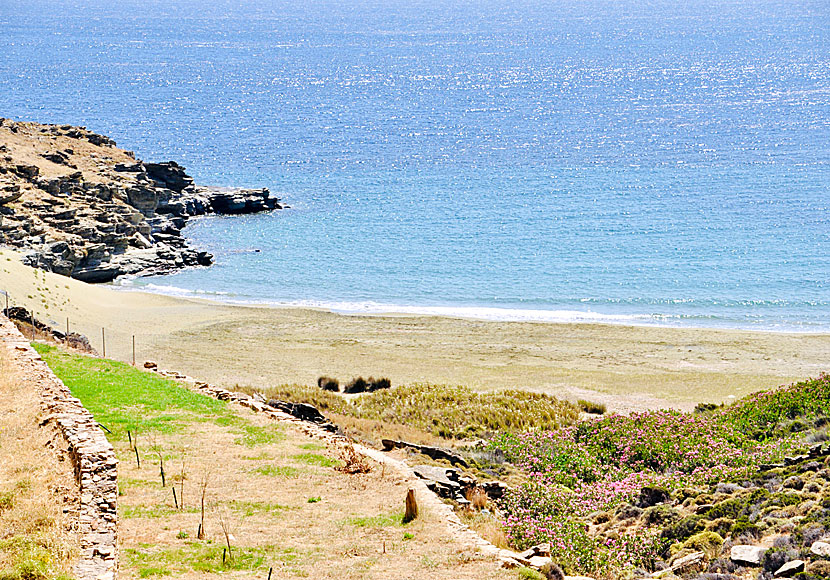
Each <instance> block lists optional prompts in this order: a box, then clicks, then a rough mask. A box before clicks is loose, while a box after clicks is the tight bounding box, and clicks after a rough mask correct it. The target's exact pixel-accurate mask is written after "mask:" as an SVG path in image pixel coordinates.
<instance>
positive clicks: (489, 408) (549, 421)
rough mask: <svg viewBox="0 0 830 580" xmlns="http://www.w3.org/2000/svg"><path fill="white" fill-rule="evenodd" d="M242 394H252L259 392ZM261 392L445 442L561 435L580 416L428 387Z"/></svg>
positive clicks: (534, 399) (556, 405) (542, 401)
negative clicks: (538, 432)
mask: <svg viewBox="0 0 830 580" xmlns="http://www.w3.org/2000/svg"><path fill="white" fill-rule="evenodd" d="M240 390H242V391H245V392H248V393H253V392H256V391H257V390H258V389H256V388H253V387H247V388H245V387H240ZM262 392H263V394H264V395H265V396H266V397H269V398H275V399H281V400H286V401H290V402H294V403H309V404H311V405H314V406H315V407H317V408H318V409H320V410H322V411H329V412H332V413H336V414H339V415H343V416H346V417H352V418H354V419H359V420H367V421H373V422H374V421H377V422H381V423H384V424H387V425H403V426H406V427H410V428H415V429H418V430H420V431H422V432H425V433H427V434H430V435H433V436H436V437H441V438H444V439H472V438H478V437H485V436H487V435H490V434H493V433H502V432H510V433H513V432H522V431H528V430H535V429H545V430H547V429H557V428H559V427H563V426H566V425H570V424H572V423H574V422H575V421H576V419H577V417H578V414H579V410H578V408H577V407H576V406H574V405H573V404H571V403H569V402H567V401H562V400H559V399H557V398H555V397H552V396H550V395H545V394H541V393H530V392H526V391H515V390H508V391H495V392H491V393H478V392H476V391H473V390H472V389H470V388H467V387H462V386H451V385H433V384H427V383H416V384H412V385H401V386H398V387H395V388H392V389H382V390H378V391H375V392H371V393H366V394H363V395H361V396H360V397H355V398H353V399H352V400H346V399H345V398H343V397H341V396H339V395H337V394H334V393H331V392H328V391H325V390H323V389H320V388H316V387H307V386H301V385H282V386H280V387H276V388H271V389H264V390H263V391H262Z"/></svg>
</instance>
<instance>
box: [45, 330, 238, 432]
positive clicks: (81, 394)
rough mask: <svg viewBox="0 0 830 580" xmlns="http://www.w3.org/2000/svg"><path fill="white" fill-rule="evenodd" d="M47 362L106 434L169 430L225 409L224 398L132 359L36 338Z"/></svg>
mask: <svg viewBox="0 0 830 580" xmlns="http://www.w3.org/2000/svg"><path fill="white" fill-rule="evenodd" d="M34 347H35V349H36V350H37V351H38V353H40V355H41V357H43V360H44V361H46V364H48V365H49V367H50V368H51V369H52V370H53V371H54V372H55V374H56V375H57V376H58V377H60V379H61V380H62V381H63V382H64V383H65V384H66V386H67V387H69V390H70V391H72V394H73V395H75V396H76V397H78V398H79V399H80V400H81V402H82V403H83V405H84V406H85V407H86V408H87V409H89V411H90V412H91V413H92V414H93V415H94V416H95V419H96V420H97V421H98V422H99V423H101V424H102V425H104V426H106V427H107V428H108V429H109V430H110V431H111V434H110V435H109V438H110V440H123V439H126V438H127V430H130V431H133V432H136V431H137V432H139V433H147V432H151V431H156V432H161V433H169V432H172V431H175V430H177V429H178V428H179V427H181V426H182V424H183V423H184V422H185V421H186V420H187V419H188V417H190V416H192V415H194V414H195V415H197V416H199V415H201V416H207V417H219V416H223V415H229V414H230V411H229V409H228V406H227V404H226V403H225V402H224V401H217V400H215V399H211V398H210V397H206V396H204V395H200V394H198V393H193V392H191V391H188V390H187V389H184V388H182V387H180V386H178V385H177V384H176V383H175V382H174V381H172V380H169V379H166V378H163V377H160V376H158V375H156V374H153V373H148V372H144V371H140V370H138V369H136V368H133V367H132V366H130V365H127V364H124V363H120V362H116V361H112V360H108V359H100V358H92V357H88V356H82V355H78V354H71V353H67V352H64V351H62V350H60V349H58V348H56V347H53V346H48V345H44V344H35V345H34Z"/></svg>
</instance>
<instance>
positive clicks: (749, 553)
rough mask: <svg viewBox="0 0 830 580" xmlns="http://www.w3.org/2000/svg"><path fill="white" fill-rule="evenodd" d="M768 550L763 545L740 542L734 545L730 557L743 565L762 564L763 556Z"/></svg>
mask: <svg viewBox="0 0 830 580" xmlns="http://www.w3.org/2000/svg"><path fill="white" fill-rule="evenodd" d="M766 551H767V549H766V548H763V547H761V546H749V545H745V544H739V545H737V546H732V550H731V551H730V553H729V557H730V559H731V560H732V561H733V562H735V563H736V564H740V565H742V566H760V565H761V558H763V557H764V553H766Z"/></svg>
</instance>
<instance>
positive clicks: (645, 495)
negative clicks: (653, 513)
mask: <svg viewBox="0 0 830 580" xmlns="http://www.w3.org/2000/svg"><path fill="white" fill-rule="evenodd" d="M670 499H671V495H669V492H668V491H666V490H665V489H663V488H661V487H651V486H646V487H644V488H643V489H641V490H640V497H639V499H638V500H637V507H639V508H647V507H651V506H654V505H657V504H660V503H666V502H667V501H669V500H670Z"/></svg>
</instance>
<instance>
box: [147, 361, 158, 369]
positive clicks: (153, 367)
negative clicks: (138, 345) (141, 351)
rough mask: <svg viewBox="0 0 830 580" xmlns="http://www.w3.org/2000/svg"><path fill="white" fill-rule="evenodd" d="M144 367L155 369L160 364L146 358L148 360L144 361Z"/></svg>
mask: <svg viewBox="0 0 830 580" xmlns="http://www.w3.org/2000/svg"><path fill="white" fill-rule="evenodd" d="M144 368H145V369H154V370H155V369H158V368H159V365H158V363H157V362H155V361H151V360H146V361H144Z"/></svg>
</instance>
